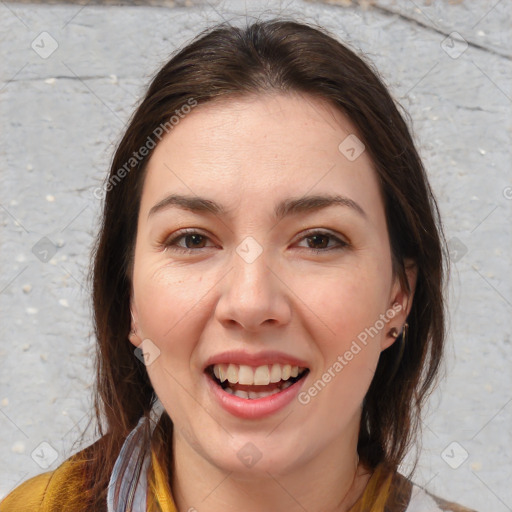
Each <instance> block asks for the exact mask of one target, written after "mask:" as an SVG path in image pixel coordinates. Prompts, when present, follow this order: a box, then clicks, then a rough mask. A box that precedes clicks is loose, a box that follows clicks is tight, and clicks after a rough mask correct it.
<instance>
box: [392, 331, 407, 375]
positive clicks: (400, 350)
mask: <svg viewBox="0 0 512 512" xmlns="http://www.w3.org/2000/svg"><path fill="white" fill-rule="evenodd" d="M408 330H409V324H408V323H407V322H405V324H404V326H403V328H402V332H401V334H400V346H399V347H398V356H397V358H396V360H395V366H394V368H393V371H392V372H391V376H390V378H389V381H388V382H391V381H392V380H393V377H394V376H395V375H396V372H397V371H398V367H399V366H400V361H401V360H402V357H403V355H404V350H405V340H406V338H407V331H408ZM391 331H393V332H391ZM391 331H390V335H391V336H393V338H395V337H396V338H397V337H398V334H397V336H395V335H394V334H395V331H396V329H395V328H394V327H393V329H391Z"/></svg>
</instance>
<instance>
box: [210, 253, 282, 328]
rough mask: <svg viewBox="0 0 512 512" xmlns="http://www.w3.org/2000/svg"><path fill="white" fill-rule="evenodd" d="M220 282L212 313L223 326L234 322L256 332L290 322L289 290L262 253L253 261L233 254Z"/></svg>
mask: <svg viewBox="0 0 512 512" xmlns="http://www.w3.org/2000/svg"><path fill="white" fill-rule="evenodd" d="M273 267H276V266H275V265H273ZM222 283H223V288H222V291H221V296H220V298H219V301H218V303H217V307H216V312H215V315H216V317H217V320H218V321H220V322H221V323H222V324H224V326H225V327H227V328H232V327H233V326H234V325H237V326H240V328H243V329H244V330H247V331H252V332H256V331H258V330H261V329H262V328H263V327H265V326H271V325H273V326H274V327H278V326H281V325H285V324H286V323H288V322H289V320H290V318H291V307H290V301H289V297H290V295H289V289H288V287H287V286H286V284H285V282H284V280H283V278H282V276H280V275H279V271H276V270H274V269H273V268H270V267H269V266H268V265H267V262H266V258H265V252H263V253H262V254H260V256H259V257H258V258H257V259H256V260H254V261H252V262H248V261H246V260H244V259H243V258H242V257H241V256H240V255H239V254H237V253H234V254H233V259H232V268H231V271H230V272H228V275H227V276H226V279H223V280H222Z"/></svg>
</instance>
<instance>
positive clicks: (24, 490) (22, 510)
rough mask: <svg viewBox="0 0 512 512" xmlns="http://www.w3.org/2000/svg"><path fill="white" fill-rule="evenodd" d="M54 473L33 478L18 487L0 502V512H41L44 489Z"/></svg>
mask: <svg viewBox="0 0 512 512" xmlns="http://www.w3.org/2000/svg"><path fill="white" fill-rule="evenodd" d="M54 473H55V471H50V472H48V473H43V474H41V475H37V476H34V477H32V478H30V479H28V480H27V481H25V482H23V483H22V484H20V485H18V487H16V488H15V489H14V490H13V491H11V493H10V494H8V495H7V496H6V497H5V498H4V499H3V500H2V501H1V502H0V512H35V511H39V510H41V505H42V503H43V500H44V496H45V493H46V489H47V488H48V484H49V483H50V480H51V478H52V475H53V474H54Z"/></svg>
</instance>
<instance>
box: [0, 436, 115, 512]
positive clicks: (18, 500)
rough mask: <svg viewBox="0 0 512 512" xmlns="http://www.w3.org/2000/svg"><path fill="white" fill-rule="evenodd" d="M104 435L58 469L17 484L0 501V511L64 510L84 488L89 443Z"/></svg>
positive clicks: (52, 511)
mask: <svg viewBox="0 0 512 512" xmlns="http://www.w3.org/2000/svg"><path fill="white" fill-rule="evenodd" d="M104 437H105V436H104ZM104 437H102V438H100V439H98V440H97V441H96V442H94V443H93V444H91V445H89V446H87V447H86V448H84V449H83V450H80V451H79V452H77V453H75V454H74V455H72V456H71V457H69V458H68V459H66V460H65V461H64V462H62V464H61V465H60V466H59V467H58V468H57V469H55V470H53V471H49V472H46V473H42V474H40V475H37V476H34V477H32V478H30V479H28V480H26V481H25V482H23V483H22V484H20V485H18V486H17V487H16V488H15V489H14V490H12V491H11V492H10V493H9V494H8V495H7V496H6V497H5V498H4V499H3V500H2V501H1V502H0V512H54V511H55V512H56V511H61V510H67V509H68V506H69V505H70V504H72V503H73V502H74V501H76V500H79V499H80V497H81V496H82V495H83V493H84V491H86V489H85V475H86V471H85V466H86V464H87V460H88V456H89V453H90V451H91V449H92V447H94V446H97V445H98V444H101V443H102V442H103V440H104Z"/></svg>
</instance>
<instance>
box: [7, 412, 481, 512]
mask: <svg viewBox="0 0 512 512" xmlns="http://www.w3.org/2000/svg"><path fill="white" fill-rule="evenodd" d="M147 422H149V425H150V428H151V431H152V432H153V430H154V426H155V421H152V420H151V419H150V420H148V419H146V418H141V420H140V421H139V423H138V425H137V426H136V427H135V428H134V429H133V430H132V432H131V433H130V434H129V436H127V438H126V440H125V442H124V444H123V446H122V448H121V451H120V452H119V456H118V458H117V460H116V463H115V465H114V469H113V471H112V476H111V479H110V483H109V488H108V496H107V507H108V508H107V512H125V510H126V508H125V504H126V500H127V498H128V496H129V495H130V493H133V496H134V507H133V511H134V512H177V508H176V505H175V503H174V500H173V498H172V493H171V490H170V487H169V484H168V482H167V479H166V478H164V476H163V475H164V471H163V469H162V467H161V466H160V463H159V461H158V458H157V457H156V455H155V452H154V450H153V449H150V450H147V449H146V450H145V449H144V447H143V444H142V442H141V439H142V430H143V428H148V423H147ZM102 439H103V438H102ZM102 439H100V440H98V441H96V443H101V441H102ZM84 451H85V450H82V451H80V452H78V453H77V454H75V455H74V456H72V457H70V458H69V459H68V460H66V461H64V462H63V463H62V464H61V465H60V466H59V467H58V468H57V469H56V470H54V471H50V472H47V473H43V474H41V475H38V476H35V477H33V478H31V479H29V480H27V481H26V482H24V483H22V484H21V485H19V486H18V487H16V489H14V490H13V491H12V492H11V493H10V494H9V495H8V496H7V497H6V498H5V499H4V500H3V501H2V502H0V512H61V511H64V510H65V511H68V510H69V511H71V510H72V511H73V512H75V510H76V505H71V506H70V503H72V502H73V501H74V503H76V502H77V501H76V500H77V497H79V496H78V495H79V494H80V493H81V492H82V491H81V488H82V486H83V482H81V481H80V475H81V474H83V471H80V468H81V465H82V464H85V463H86V462H85V458H84V459H82V457H81V455H82V454H83V453H84ZM139 455H141V456H143V464H142V471H141V472H140V474H139V476H138V478H137V477H136V476H137V475H136V473H135V466H136V464H135V461H136V459H137V457H138V456H139ZM82 469H83V468H82ZM382 475H383V473H382V467H381V466H378V467H377V468H376V469H375V471H374V472H373V475H372V476H371V478H370V480H369V481H368V484H367V486H366V490H365V492H364V493H363V496H362V497H361V498H360V499H359V500H358V502H357V503H356V504H355V505H354V506H353V507H352V508H351V509H350V512H359V511H361V512H370V511H369V510H368V509H366V510H365V509H364V508H362V507H364V504H363V502H364V500H365V497H367V496H368V495H369V494H370V493H371V492H372V489H374V488H375V486H376V484H377V481H378V479H379V478H380V477H382ZM134 476H135V478H133V477H134ZM386 482H387V484H386V485H387V486H388V494H387V495H386V496H383V495H382V497H383V498H384V501H383V503H384V506H382V505H381V506H378V501H379V500H377V504H376V505H377V506H373V507H372V509H371V512H373V511H374V510H375V512H475V511H471V510H470V509H467V508H464V507H462V506H460V505H458V504H456V503H450V502H447V501H445V500H442V499H440V498H439V497H437V496H433V495H432V494H429V493H428V492H426V491H425V490H423V489H422V488H420V487H419V486H417V485H415V484H414V483H413V482H411V481H410V480H408V479H407V478H405V477H404V476H403V475H401V474H399V473H394V474H390V475H388V476H387V479H386ZM72 507H75V508H72Z"/></svg>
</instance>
